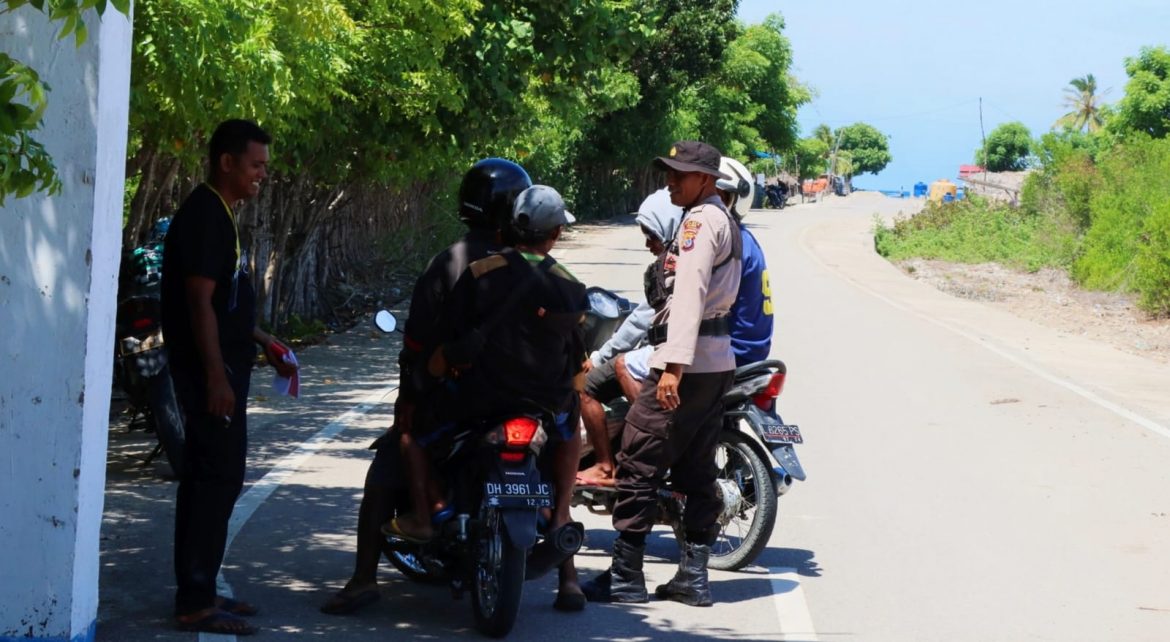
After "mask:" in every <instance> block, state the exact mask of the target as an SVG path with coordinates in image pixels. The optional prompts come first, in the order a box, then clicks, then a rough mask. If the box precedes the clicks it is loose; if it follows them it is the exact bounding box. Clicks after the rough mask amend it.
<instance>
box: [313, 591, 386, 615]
mask: <svg viewBox="0 0 1170 642" xmlns="http://www.w3.org/2000/svg"><path fill="white" fill-rule="evenodd" d="M381 597H382V596H381V594H380V593H379V592H378V589H372V588H371V589H366V590H364V591H358V592H357V593H346V592H345V589H342V590H340V591H338V592H337V593H334V594H333V597H331V598H329V599H328V600H326V602H325V603H324V604H322V605H321V612H322V613H324V614H326V615H349V614H350V613H353V612H355V611H357V610H359V609H363V608H365V607H367V606H369V605H371V604H373V603H374V602H377V601H378V599H379V598H381Z"/></svg>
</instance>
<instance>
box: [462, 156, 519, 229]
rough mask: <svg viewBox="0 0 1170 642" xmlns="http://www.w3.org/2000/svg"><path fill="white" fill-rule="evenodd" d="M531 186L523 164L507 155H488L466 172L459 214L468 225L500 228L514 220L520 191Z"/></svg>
mask: <svg viewBox="0 0 1170 642" xmlns="http://www.w3.org/2000/svg"><path fill="white" fill-rule="evenodd" d="M531 186H532V179H531V178H529V177H528V172H526V171H524V168H523V167H520V166H519V165H517V164H516V163H513V162H512V161H510V160H504V159H503V158H485V159H483V160H481V161H479V162H478V163H476V164H474V165H472V166H471V169H469V170H467V173H466V174H464V175H463V182H462V183H461V184H460V185H459V218H460V219H462V220H463V222H464V223H466V224H467V225H468V227H489V228H495V229H499V228H501V227H502V226H504V225H505V224H507V223H508V222H509V221H511V220H512V204H513V203H514V202H515V201H516V195H517V194H519V193H520V192H523V191H524V190H525V189H528V188H529V187H531Z"/></svg>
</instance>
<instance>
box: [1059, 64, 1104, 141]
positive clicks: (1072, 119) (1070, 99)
mask: <svg viewBox="0 0 1170 642" xmlns="http://www.w3.org/2000/svg"><path fill="white" fill-rule="evenodd" d="M1068 84H1069V86H1068V87H1067V88H1065V90H1064V104H1065V107H1067V108H1068V109H1069V112H1068V113H1067V114H1065V115H1063V116H1061V117H1060V118H1059V119H1058V120H1057V121H1056V124H1055V125H1054V127H1063V128H1066V129H1073V130H1076V131H1081V130H1084V131H1088V132H1089V133H1090V134H1092V133H1096V132H1097V131H1098V130H1100V129H1101V128H1102V127H1103V126H1104V125H1105V116H1104V110H1103V109H1102V106H1101V97H1102V96H1103V95H1104V94H1105V93H1107V92H1101V93H1097V79H1096V78H1094V77H1093V74H1088V75H1086V76H1083V77H1081V78H1073V79H1072V80H1070V81H1069V82H1068Z"/></svg>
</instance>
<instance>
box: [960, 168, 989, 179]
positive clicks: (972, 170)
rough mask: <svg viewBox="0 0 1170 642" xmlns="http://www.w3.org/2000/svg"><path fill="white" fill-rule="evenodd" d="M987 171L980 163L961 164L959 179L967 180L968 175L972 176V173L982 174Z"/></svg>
mask: <svg viewBox="0 0 1170 642" xmlns="http://www.w3.org/2000/svg"><path fill="white" fill-rule="evenodd" d="M985 171H987V170H985V169H983V168H982V167H980V166H978V165H959V179H960V180H967V177H968V176H971V175H972V174H980V173H982V172H985Z"/></svg>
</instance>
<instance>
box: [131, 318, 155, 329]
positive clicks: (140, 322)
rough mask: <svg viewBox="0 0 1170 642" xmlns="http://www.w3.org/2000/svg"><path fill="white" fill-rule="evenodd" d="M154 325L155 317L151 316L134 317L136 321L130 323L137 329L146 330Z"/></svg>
mask: <svg viewBox="0 0 1170 642" xmlns="http://www.w3.org/2000/svg"><path fill="white" fill-rule="evenodd" d="M152 325H154V319H151V318H150V317H143V318H141V319H134V321H133V322H131V323H130V327H132V328H134V329H135V330H144V329H146V328H149V327H150V326H152Z"/></svg>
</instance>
